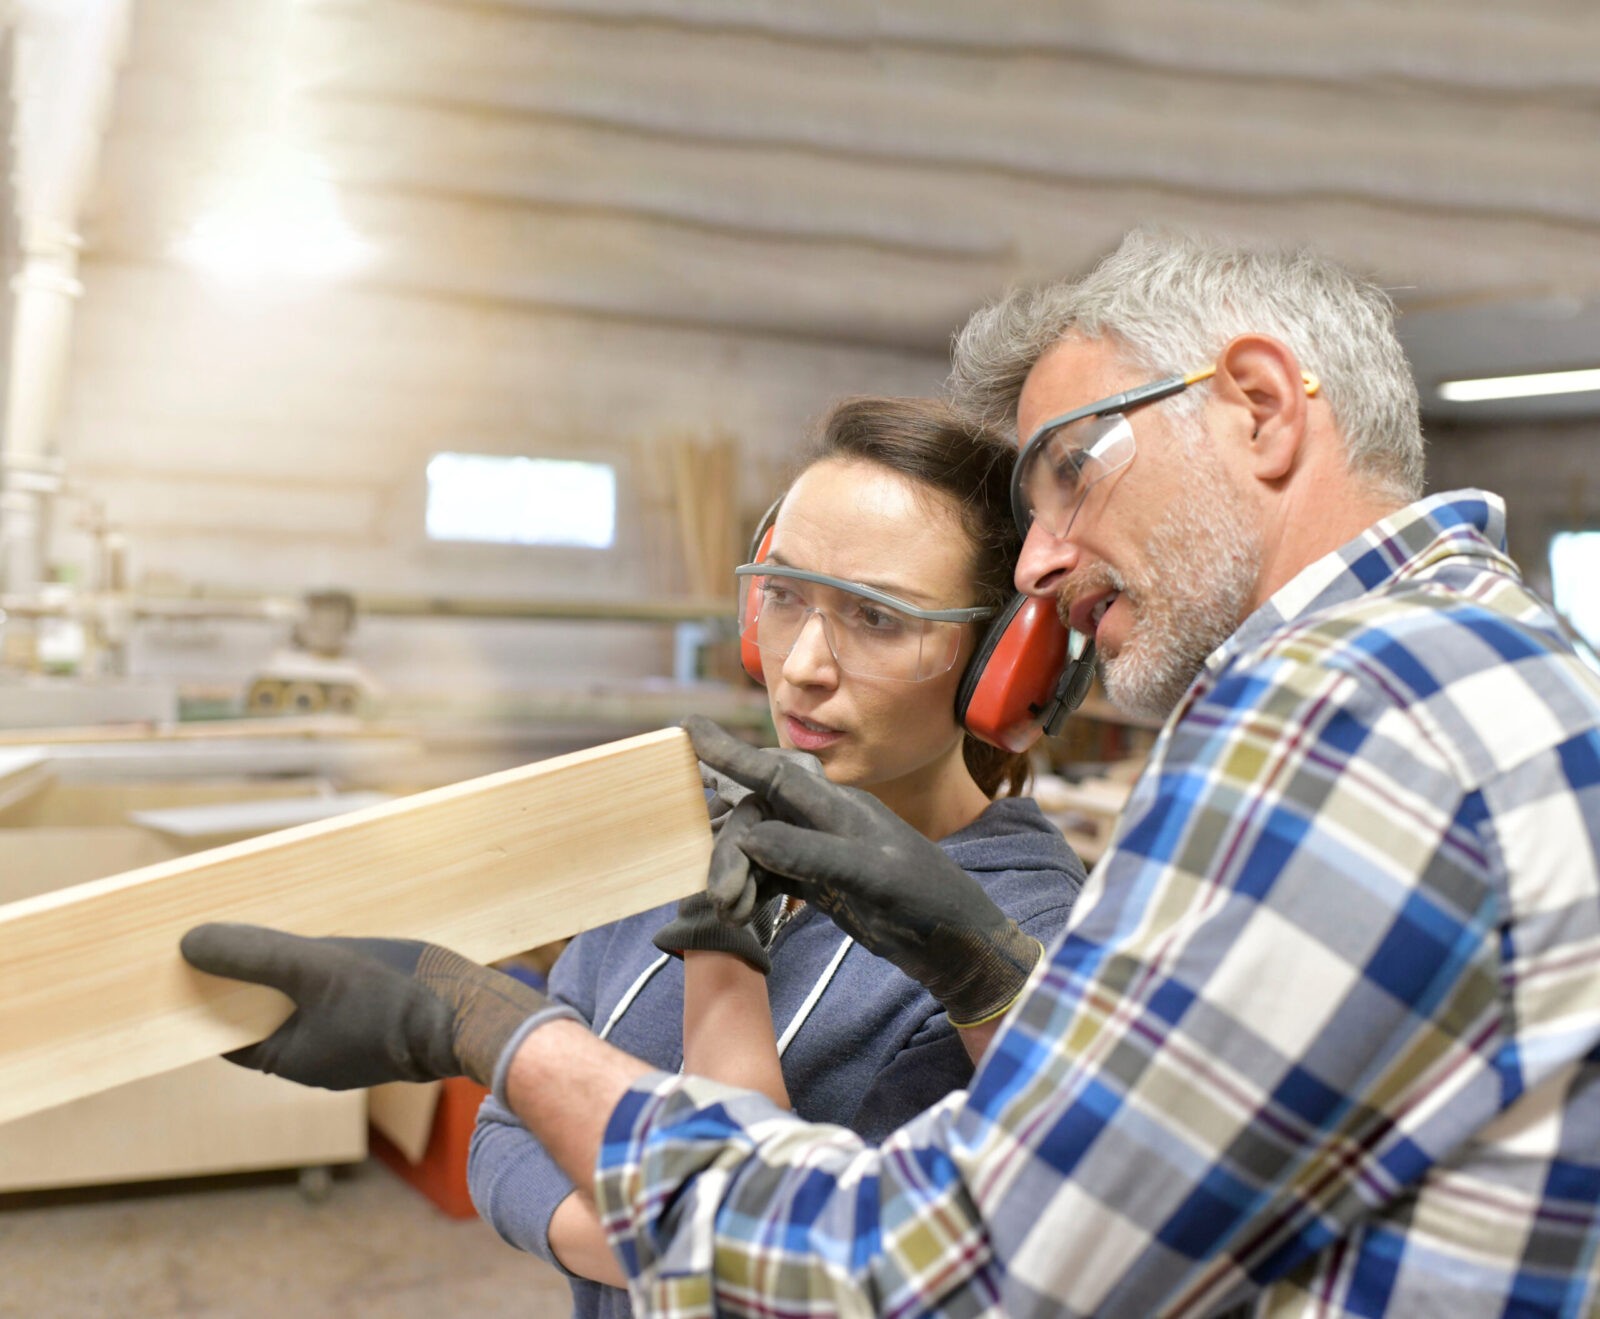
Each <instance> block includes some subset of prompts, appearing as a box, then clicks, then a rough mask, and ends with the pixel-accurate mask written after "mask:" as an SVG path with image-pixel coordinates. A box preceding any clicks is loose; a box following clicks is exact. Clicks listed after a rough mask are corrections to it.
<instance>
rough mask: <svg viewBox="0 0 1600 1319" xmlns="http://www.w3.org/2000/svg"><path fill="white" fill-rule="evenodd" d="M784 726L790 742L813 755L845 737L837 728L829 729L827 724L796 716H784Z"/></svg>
mask: <svg viewBox="0 0 1600 1319" xmlns="http://www.w3.org/2000/svg"><path fill="white" fill-rule="evenodd" d="M783 726H784V731H785V732H786V733H788V735H789V741H790V742H791V743H792V744H793V745H794V747H795V748H796V749H797V750H800V751H810V752H811V753H812V754H815V753H816V752H818V751H821V750H822V749H823V748H825V747H831V746H832V745H833V744H834V743H835V742H837V741H839V740H840V739H841V738H842V737H843V736H844V734H843V733H841V732H840V731H839V730H838V729H837V728H829V727H828V726H827V725H826V724H819V723H817V722H815V721H814V720H810V719H802V718H801V717H800V716H799V715H794V714H786V715H784V717H783Z"/></svg>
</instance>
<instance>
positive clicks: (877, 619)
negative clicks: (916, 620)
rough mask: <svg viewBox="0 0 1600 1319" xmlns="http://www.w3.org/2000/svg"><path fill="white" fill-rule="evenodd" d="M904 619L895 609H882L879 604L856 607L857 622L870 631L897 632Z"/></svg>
mask: <svg viewBox="0 0 1600 1319" xmlns="http://www.w3.org/2000/svg"><path fill="white" fill-rule="evenodd" d="M904 621H905V620H903V619H902V618H901V617H900V615H899V614H897V613H895V612H894V611H893V610H889V609H880V608H879V607H878V606H877V605H860V606H858V607H857V608H856V623H857V624H858V625H859V626H860V627H862V628H864V629H866V630H867V631H869V632H896V631H898V630H899V629H900V628H901V627H902V626H903V625H904Z"/></svg>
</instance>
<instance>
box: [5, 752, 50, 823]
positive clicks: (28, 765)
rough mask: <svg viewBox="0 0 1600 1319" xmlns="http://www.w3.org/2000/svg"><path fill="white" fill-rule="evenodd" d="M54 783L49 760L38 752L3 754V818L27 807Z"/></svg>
mask: <svg viewBox="0 0 1600 1319" xmlns="http://www.w3.org/2000/svg"><path fill="white" fill-rule="evenodd" d="M54 781H55V771H54V770H52V769H51V768H50V758H49V757H48V756H45V755H43V754H41V753H39V752H35V751H0V814H3V813H4V812H6V811H11V810H14V809H16V808H19V807H22V806H24V805H26V804H27V803H28V802H29V801H31V800H33V799H34V798H36V797H37V796H38V795H39V793H40V792H42V791H43V790H44V789H45V788H48V787H49V786H50V785H51V784H52V783H53V782H54Z"/></svg>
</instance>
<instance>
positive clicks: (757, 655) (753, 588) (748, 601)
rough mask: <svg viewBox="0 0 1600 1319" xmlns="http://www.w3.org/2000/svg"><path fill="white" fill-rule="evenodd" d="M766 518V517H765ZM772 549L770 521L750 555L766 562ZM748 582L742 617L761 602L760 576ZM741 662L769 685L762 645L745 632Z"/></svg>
mask: <svg viewBox="0 0 1600 1319" xmlns="http://www.w3.org/2000/svg"><path fill="white" fill-rule="evenodd" d="M777 508H778V506H777V505H776V504H774V505H773V506H772V507H771V508H770V509H768V510H767V519H770V518H772V517H773V516H774V515H775V514H776V512H777ZM764 520H766V519H764ZM771 549H772V526H771V524H770V522H769V523H768V526H767V529H766V531H764V532H763V533H762V534H761V536H760V539H759V540H758V541H757V542H756V548H755V553H754V554H752V555H751V556H750V562H751V563H765V562H766V559H767V555H768V553H769V552H770V551H771ZM744 580H745V581H746V583H748V584H747V585H746V586H745V588H744V610H743V612H741V613H740V615H739V617H740V618H741V619H745V618H751V617H753V616H754V614H755V612H756V605H757V604H759V603H760V601H759V600H758V598H757V592H758V591H760V589H761V579H760V578H759V577H747V578H745V579H744ZM739 662H740V663H741V664H743V665H744V671H745V672H746V673H748V674H749V675H750V676H751V677H752V678H754V679H755V680H756V681H757V682H759V683H760V684H761V685H762V686H763V687H765V686H766V685H767V677H766V674H765V673H764V672H763V671H762V669H761V647H760V646H758V645H756V643H755V638H753V637H747V636H745V634H744V633H743V632H741V633H740V634H739Z"/></svg>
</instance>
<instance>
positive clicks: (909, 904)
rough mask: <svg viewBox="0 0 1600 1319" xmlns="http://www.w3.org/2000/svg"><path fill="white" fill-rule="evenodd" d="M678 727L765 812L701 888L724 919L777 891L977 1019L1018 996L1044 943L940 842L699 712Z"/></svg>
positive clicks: (950, 1010) (969, 1020)
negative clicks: (801, 770) (817, 911)
mask: <svg viewBox="0 0 1600 1319" xmlns="http://www.w3.org/2000/svg"><path fill="white" fill-rule="evenodd" d="M683 727H684V728H685V729H686V730H687V731H688V733H689V736H690V738H691V740H692V741H693V742H694V749H695V753H696V754H697V755H698V756H699V757H700V759H701V760H702V761H704V762H705V763H706V764H708V765H710V766H711V767H712V768H713V769H715V770H717V771H718V772H720V773H723V774H726V775H727V776H728V777H729V778H731V779H733V780H735V781H736V782H738V783H742V784H744V785H745V786H746V787H748V788H750V789H751V790H752V792H753V793H755V794H756V795H757V796H758V797H759V798H760V800H761V802H762V803H763V814H764V815H765V816H767V817H768V818H764V819H761V820H757V821H754V822H753V823H751V824H750V825H749V826H748V827H746V828H742V829H740V830H739V831H738V833H737V834H736V835H734V837H733V838H732V839H731V842H732V844H733V847H734V848H736V849H737V851H738V853H740V854H741V855H740V856H733V855H730V854H729V852H730V851H731V849H728V850H725V849H724V848H723V847H722V846H721V843H720V840H719V845H718V847H717V848H716V849H714V850H713V853H712V859H711V875H710V876H709V878H708V880H707V884H706V889H707V892H708V893H709V894H710V896H711V900H712V902H713V903H714V904H716V906H717V907H718V909H719V910H721V911H723V912H724V913H725V914H730V915H734V916H735V918H736V914H737V913H738V912H740V911H744V910H751V909H753V908H754V905H755V904H756V902H757V901H758V900H759V899H760V898H761V897H762V895H763V894H764V893H765V892H766V891H767V890H768V888H769V886H773V887H777V888H779V889H781V890H782V891H784V892H788V893H791V894H794V895H795V896H797V897H801V898H804V899H805V900H806V901H807V902H810V903H813V904H814V905H815V906H817V907H819V908H820V909H821V910H822V911H824V912H826V913H827V914H828V916H829V917H830V918H831V919H832V920H833V922H834V924H835V925H837V926H839V928H840V929H842V930H844V931H845V933H846V934H848V935H850V936H851V937H852V938H853V939H855V940H856V942H857V943H859V944H861V945H862V946H863V947H864V948H866V949H867V950H868V951H870V952H873V953H876V954H877V955H878V956H879V957H883V958H887V959H888V960H889V961H891V962H893V963H894V964H895V965H896V966H898V967H899V968H900V969H901V970H902V971H904V972H905V973H906V974H907V975H908V976H910V977H911V978H912V979H913V980H916V981H918V982H919V983H920V984H922V985H923V986H924V987H925V988H926V989H927V990H928V992H929V993H930V994H932V995H933V996H934V998H936V999H938V1000H939V1002H940V1003H942V1004H943V1005H944V1008H945V1011H946V1013H947V1014H948V1015H949V1017H950V1021H951V1023H952V1024H953V1025H956V1026H977V1025H981V1024H982V1023H983V1022H985V1021H989V1020H992V1019H993V1018H994V1017H997V1016H999V1015H1000V1014H1001V1013H1003V1012H1004V1011H1005V1010H1006V1009H1007V1008H1008V1007H1010V1005H1011V1004H1012V1003H1013V1002H1014V1001H1015V1000H1016V997H1017V995H1018V994H1019V993H1020V992H1021V990H1022V986H1023V984H1024V983H1025V982H1026V981H1027V978H1028V973H1029V972H1030V971H1031V970H1032V969H1033V967H1034V964H1035V963H1036V962H1037V961H1038V959H1039V956H1040V954H1041V953H1042V951H1043V949H1042V948H1041V946H1040V944H1039V941H1038V940H1037V939H1034V938H1033V937H1032V936H1030V935H1027V934H1025V933H1023V931H1022V930H1021V929H1020V928H1019V927H1018V925H1017V923H1016V922H1015V921H1013V920H1012V919H1011V918H1010V917H1009V916H1007V915H1006V914H1005V913H1004V912H1003V911H1001V910H1000V908H998V907H997V906H995V904H994V903H993V902H992V901H991V900H990V898H989V896H988V894H986V893H985V892H984V891H983V889H982V887H981V886H980V885H979V884H978V882H977V881H976V880H975V879H973V878H972V876H971V875H969V874H967V872H966V871H964V870H963V869H961V867H960V866H958V865H956V863H955V862H954V861H952V860H951V859H950V858H949V857H948V856H947V855H946V854H945V852H944V849H943V848H941V847H939V846H938V844H936V843H934V842H931V841H929V840H928V839H927V838H924V837H923V836H922V835H921V834H920V833H918V832H917V831H916V830H915V829H913V828H912V827H911V826H910V825H909V824H907V823H906V822H905V821H904V820H902V819H900V817H899V816H897V815H896V814H895V813H894V812H893V811H891V810H889V808H888V807H886V806H884V805H883V804H882V803H881V802H879V801H878V800H877V799H876V798H875V797H873V796H871V795H870V794H868V793H865V792H862V791H860V790H859V789H856V788H843V787H840V786H838V785H837V784H833V783H829V782H828V781H827V780H826V779H824V778H820V777H817V776H814V775H810V774H798V773H795V771H794V768H793V767H792V766H790V765H787V764H785V763H784V762H783V761H782V760H780V759H778V758H777V757H775V756H773V755H772V753H771V752H768V751H763V750H760V749H758V748H756V747H751V746H747V745H746V744H745V743H743V742H740V741H739V740H738V739H737V738H734V737H731V736H729V735H728V734H727V733H725V732H724V731H723V730H722V729H720V728H718V727H717V725H716V724H714V723H712V722H711V721H710V720H708V719H702V718H700V717H699V716H691V717H690V718H688V719H686V720H684V724H683Z"/></svg>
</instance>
